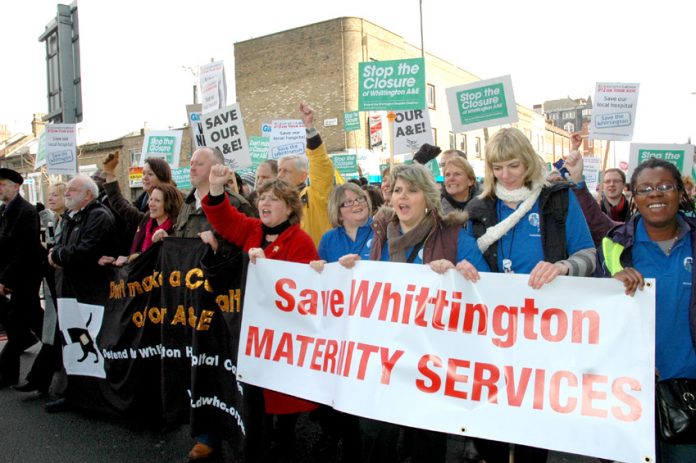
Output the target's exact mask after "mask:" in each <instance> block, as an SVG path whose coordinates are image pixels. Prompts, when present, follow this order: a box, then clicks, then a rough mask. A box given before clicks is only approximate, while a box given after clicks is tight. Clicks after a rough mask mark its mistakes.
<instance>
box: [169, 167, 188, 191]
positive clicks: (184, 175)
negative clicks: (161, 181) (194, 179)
mask: <svg viewBox="0 0 696 463" xmlns="http://www.w3.org/2000/svg"><path fill="white" fill-rule="evenodd" d="M172 181H174V183H176V187H177V188H178V189H180V190H190V189H191V188H193V187H192V186H191V168H190V167H189V166H184V167H175V168H173V169H172Z"/></svg>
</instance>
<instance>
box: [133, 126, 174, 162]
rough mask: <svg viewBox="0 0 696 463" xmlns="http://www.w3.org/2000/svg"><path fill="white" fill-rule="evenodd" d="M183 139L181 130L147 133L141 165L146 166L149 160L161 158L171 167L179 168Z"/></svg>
mask: <svg viewBox="0 0 696 463" xmlns="http://www.w3.org/2000/svg"><path fill="white" fill-rule="evenodd" d="M181 137H182V134H181V130H161V131H155V130H150V131H148V132H145V138H144V139H143V149H142V152H141V154H140V165H141V166H143V165H145V160H146V159H147V158H160V159H164V160H165V161H167V164H169V165H170V166H171V167H176V166H178V165H179V156H180V154H181Z"/></svg>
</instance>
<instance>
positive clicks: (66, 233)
mask: <svg viewBox="0 0 696 463" xmlns="http://www.w3.org/2000/svg"><path fill="white" fill-rule="evenodd" d="M98 196H99V189H98V187H97V185H96V183H95V182H94V180H92V179H91V178H89V177H87V176H86V175H78V176H76V177H75V178H73V179H72V180H70V182H68V186H67V189H66V190H65V207H66V209H67V212H66V213H65V215H64V216H63V220H64V221H63V228H62V231H61V234H60V241H59V242H58V243H57V244H56V245H55V246H54V247H53V248H52V249H51V251H50V252H49V255H48V262H49V264H51V265H52V266H53V267H55V268H56V269H57V271H56V292H57V293H58V297H59V298H61V297H70V298H76V299H77V300H78V301H79V302H82V303H85V304H97V305H104V304H105V303H106V300H107V297H108V295H109V294H108V290H109V279H110V277H111V270H110V269H109V268H107V267H104V266H101V265H99V263H98V261H99V258H100V257H101V256H114V255H116V253H115V250H114V233H115V230H114V216H113V214H112V213H111V211H110V210H109V209H108V208H107V207H106V206H104V205H103V204H101V203H99V202H98V201H97V198H98Z"/></svg>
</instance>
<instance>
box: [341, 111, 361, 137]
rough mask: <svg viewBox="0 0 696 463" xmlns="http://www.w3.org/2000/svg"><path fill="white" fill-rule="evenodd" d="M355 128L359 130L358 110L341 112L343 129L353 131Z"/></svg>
mask: <svg viewBox="0 0 696 463" xmlns="http://www.w3.org/2000/svg"><path fill="white" fill-rule="evenodd" d="M356 130H360V113H359V112H358V111H349V112H345V113H343V131H344V132H354V131H356Z"/></svg>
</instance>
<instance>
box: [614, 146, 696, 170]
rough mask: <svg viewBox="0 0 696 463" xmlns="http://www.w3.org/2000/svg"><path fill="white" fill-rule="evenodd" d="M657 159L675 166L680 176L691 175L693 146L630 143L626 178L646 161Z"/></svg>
mask: <svg viewBox="0 0 696 463" xmlns="http://www.w3.org/2000/svg"><path fill="white" fill-rule="evenodd" d="M652 158H657V159H662V160H665V161H667V162H670V163H672V164H674V165H675V166H677V169H679V172H681V174H682V175H691V169H692V166H693V164H694V145H677V144H655V143H631V151H630V153H629V158H628V173H627V174H628V177H630V176H631V174H633V170H634V169H635V168H636V167H637V166H638V165H639V164H641V163H643V162H645V161H647V160H648V159H652Z"/></svg>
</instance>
